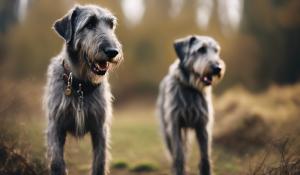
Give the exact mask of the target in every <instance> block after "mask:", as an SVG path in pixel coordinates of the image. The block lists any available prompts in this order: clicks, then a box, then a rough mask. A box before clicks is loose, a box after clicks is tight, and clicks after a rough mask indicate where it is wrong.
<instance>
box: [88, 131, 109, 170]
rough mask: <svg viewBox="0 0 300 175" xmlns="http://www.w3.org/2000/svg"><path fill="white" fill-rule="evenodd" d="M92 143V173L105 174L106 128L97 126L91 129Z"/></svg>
mask: <svg viewBox="0 0 300 175" xmlns="http://www.w3.org/2000/svg"><path fill="white" fill-rule="evenodd" d="M91 137H92V144H93V156H94V157H93V167H92V169H93V170H92V175H105V174H107V167H106V166H107V165H106V163H107V162H106V159H107V153H106V151H107V150H106V149H107V148H106V142H107V128H105V127H104V126H99V128H98V129H97V130H95V131H91Z"/></svg>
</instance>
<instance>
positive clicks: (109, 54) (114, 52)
mask: <svg viewBox="0 0 300 175" xmlns="http://www.w3.org/2000/svg"><path fill="white" fill-rule="evenodd" d="M104 53H105V55H106V56H107V57H108V58H109V59H111V58H114V57H115V56H117V55H118V54H119V51H118V49H116V48H111V47H110V48H106V49H104Z"/></svg>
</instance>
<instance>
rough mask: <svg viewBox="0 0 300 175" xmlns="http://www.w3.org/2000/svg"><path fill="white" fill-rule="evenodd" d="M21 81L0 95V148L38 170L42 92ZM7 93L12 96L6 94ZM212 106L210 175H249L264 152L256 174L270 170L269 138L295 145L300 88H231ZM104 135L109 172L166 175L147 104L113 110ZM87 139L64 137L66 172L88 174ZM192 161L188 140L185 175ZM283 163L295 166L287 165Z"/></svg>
mask: <svg viewBox="0 0 300 175" xmlns="http://www.w3.org/2000/svg"><path fill="white" fill-rule="evenodd" d="M22 83H24V84H22V86H20V87H25V88H26V89H27V91H20V90H18V87H19V86H16V85H14V84H13V83H8V84H6V86H5V87H2V92H0V97H2V99H3V100H2V101H0V115H1V123H2V124H1V125H0V133H2V134H0V141H1V142H0V146H1V144H2V143H5V144H6V145H14V147H12V148H11V149H10V150H11V152H18V155H20V156H24V158H25V159H26V162H27V163H28V164H29V165H32V166H36V167H37V166H41V167H43V166H45V164H44V163H43V161H44V160H45V141H44V140H45V138H44V129H45V126H46V120H45V117H44V116H43V113H42V111H41V105H40V104H41V103H40V102H41V99H40V96H41V94H40V93H41V90H42V89H41V86H39V85H38V84H35V86H34V87H32V85H30V84H27V83H26V82H22ZM2 86H3V84H2ZM278 92H280V93H278ZM12 93H14V94H15V96H11V95H10V94H12ZM214 104H215V111H216V124H215V127H214V128H215V131H214V133H215V134H214V147H213V154H212V155H213V162H214V166H213V167H214V171H215V174H216V175H229V174H230V175H238V174H251V171H250V170H251V168H250V167H251V166H250V164H251V165H253V166H254V167H256V165H259V164H260V163H261V160H262V158H264V155H265V153H266V151H269V150H270V152H269V153H268V155H269V156H268V161H266V162H264V169H260V170H261V171H264V170H273V169H272V167H273V168H274V167H275V169H276V167H278V166H277V165H278V164H277V163H276V162H278V161H277V160H278V158H277V157H278V156H277V155H278V151H276V150H275V149H270V148H269V147H268V145H269V144H270V143H272V142H273V140H274V139H276V138H280V137H284V136H290V137H294V142H293V144H292V147H293V148H299V146H300V139H299V136H298V133H299V132H300V127H299V114H300V85H294V86H290V87H275V86H274V87H272V88H270V89H269V90H268V91H266V92H264V93H261V94H252V93H249V92H247V91H245V90H244V89H243V88H241V87H236V88H233V89H231V90H229V91H228V92H226V93H224V94H223V95H222V96H220V97H218V98H216V99H215V100H214ZM111 134H112V137H111V154H112V161H111V171H112V174H116V175H128V174H153V175H154V174H155V175H157V174H169V171H170V170H169V169H170V163H169V162H168V160H167V158H166V153H165V150H164V146H163V143H162V140H161V137H160V133H159V125H158V121H157V119H156V117H155V112H154V102H153V101H151V100H132V101H128V102H127V103H126V104H123V105H122V106H117V107H115V111H114V119H113V123H112V129H111ZM90 142H91V141H90V138H89V136H86V137H84V138H83V139H82V140H77V139H74V138H72V137H68V138H67V142H66V146H65V160H66V163H67V166H68V169H69V174H72V175H79V174H80V175H82V174H88V173H89V172H90V168H91V161H92V160H91V159H92V151H91V150H92V148H91V144H90ZM293 148H292V149H291V151H292V154H291V155H292V157H293V159H292V160H298V159H297V158H295V157H294V156H296V157H297V156H299V155H300V151H299V150H298V151H297V149H293ZM295 150H296V151H295ZM0 151H1V150H0ZM286 154H288V153H286ZM289 154H290V153H289ZM20 160H23V159H20ZM198 160H199V153H198V148H197V145H196V143H195V141H194V142H193V144H192V145H191V153H190V154H189V159H188V166H189V169H188V172H189V174H197V172H198V170H197V166H198ZM36 162H41V163H40V164H38V163H36ZM274 162H275V163H274ZM279 165H280V161H279ZM288 165H291V166H292V165H294V164H290V162H288ZM253 166H252V167H253ZM1 168H3V165H1V160H0V169H1ZM297 168H298V164H297V166H296V169H297ZM35 169H38V168H35ZM40 169H42V168H40ZM252 174H253V173H252ZM252 174H251V175H252ZM261 174H262V173H261ZM8 175H10V174H8ZM259 175H260V174H259ZM291 175H293V174H291Z"/></svg>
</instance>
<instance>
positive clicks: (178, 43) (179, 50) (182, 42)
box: [174, 36, 196, 60]
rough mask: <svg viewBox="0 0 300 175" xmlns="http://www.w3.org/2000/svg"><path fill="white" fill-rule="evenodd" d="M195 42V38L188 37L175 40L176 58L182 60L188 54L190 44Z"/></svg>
mask: <svg viewBox="0 0 300 175" xmlns="http://www.w3.org/2000/svg"><path fill="white" fill-rule="evenodd" d="M195 40H196V37H195V36H188V37H185V38H180V39H177V40H175V42H174V49H175V52H176V55H177V57H178V58H179V59H180V60H183V59H184V58H185V57H186V55H187V54H188V52H189V48H190V46H191V44H192V43H193V42H194V41H195Z"/></svg>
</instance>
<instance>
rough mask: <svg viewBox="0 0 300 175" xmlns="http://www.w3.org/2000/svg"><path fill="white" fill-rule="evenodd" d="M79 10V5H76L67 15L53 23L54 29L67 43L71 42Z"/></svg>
mask: <svg viewBox="0 0 300 175" xmlns="http://www.w3.org/2000/svg"><path fill="white" fill-rule="evenodd" d="M78 10H79V7H78V6H76V7H75V8H73V9H72V10H70V12H69V13H68V14H67V15H66V16H64V17H62V18H60V19H58V20H57V21H55V23H54V25H53V29H54V30H55V31H56V32H57V33H58V35H59V36H61V37H62V38H63V39H64V40H65V41H66V43H69V42H70V41H71V39H72V34H73V23H74V19H75V17H76V15H77V11H78Z"/></svg>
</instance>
